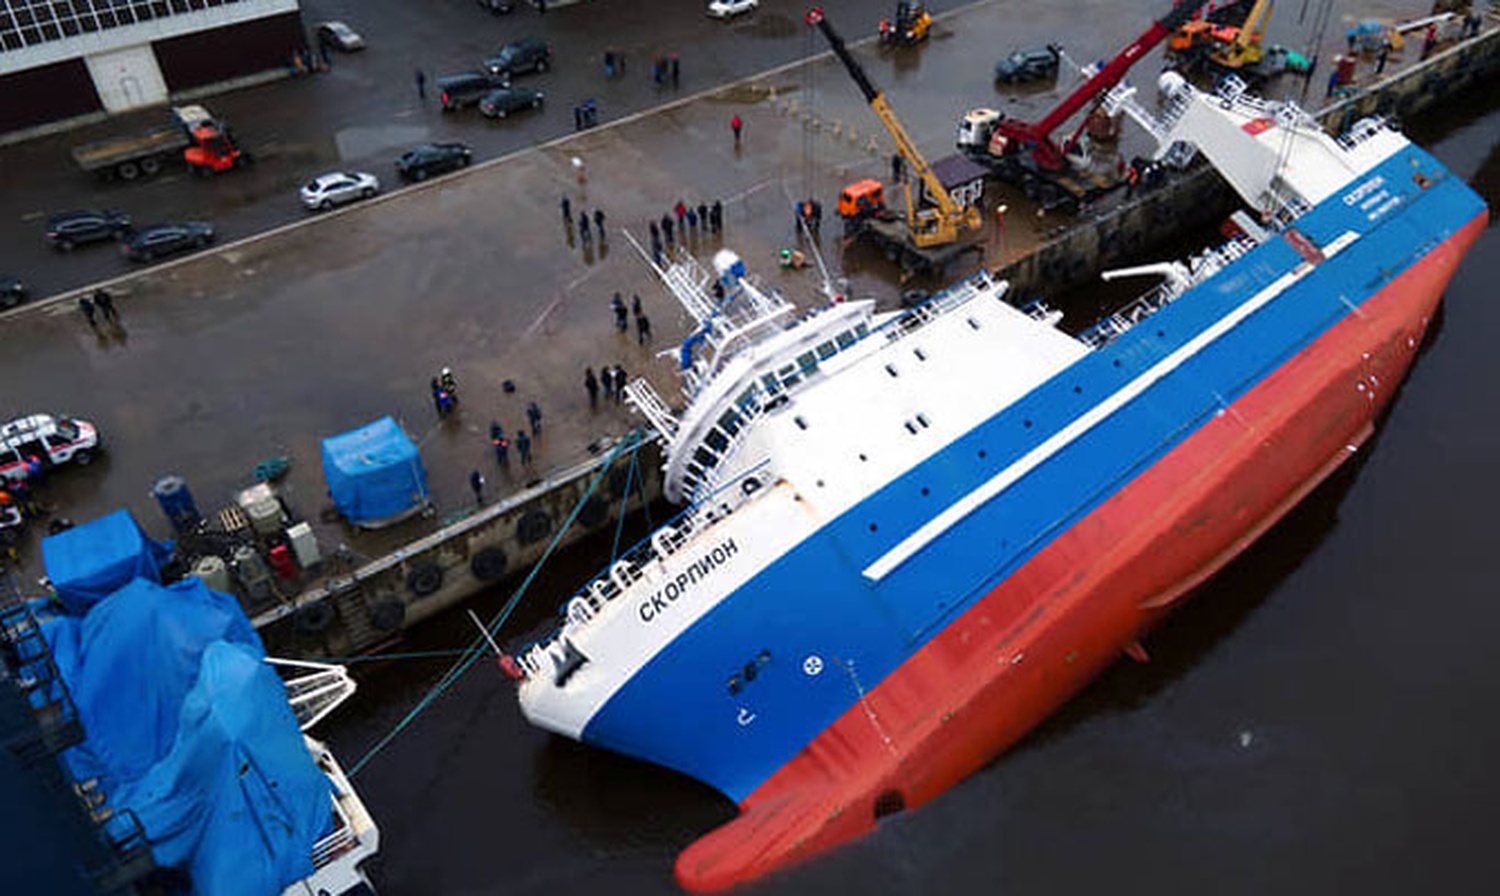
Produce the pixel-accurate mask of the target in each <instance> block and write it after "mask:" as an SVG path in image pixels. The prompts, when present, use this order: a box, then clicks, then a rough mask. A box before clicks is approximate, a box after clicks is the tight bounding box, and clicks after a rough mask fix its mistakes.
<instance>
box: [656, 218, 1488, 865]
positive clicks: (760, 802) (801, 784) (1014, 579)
mask: <svg viewBox="0 0 1500 896" xmlns="http://www.w3.org/2000/svg"><path fill="white" fill-rule="evenodd" d="M1487 218H1488V215H1487V214H1481V215H1480V216H1478V217H1476V218H1475V219H1474V220H1473V221H1470V222H1469V223H1468V224H1467V225H1466V226H1465V227H1464V228H1463V229H1462V230H1460V231H1459V232H1458V233H1457V234H1455V235H1454V236H1453V237H1452V238H1450V239H1449V240H1447V241H1446V242H1445V243H1443V244H1442V245H1441V246H1438V247H1437V248H1436V249H1434V250H1433V251H1432V252H1431V253H1429V254H1428V255H1427V256H1425V257H1424V258H1423V259H1422V260H1421V261H1419V262H1417V263H1416V264H1415V265H1413V266H1412V267H1411V268H1410V269H1409V270H1407V271H1406V272H1404V273H1403V274H1402V275H1401V276H1400V277H1398V278H1397V279H1395V280H1393V281H1391V282H1390V283H1388V284H1387V285H1386V286H1385V287H1384V288H1382V289H1381V290H1380V292H1378V293H1377V294H1376V295H1374V296H1373V297H1371V298H1370V300H1369V301H1367V302H1365V303H1364V305H1363V306H1361V307H1360V308H1359V309H1358V310H1356V311H1355V312H1354V313H1352V314H1350V315H1349V316H1348V317H1347V318H1345V319H1344V320H1343V321H1342V322H1340V323H1339V324H1338V325H1336V326H1335V327H1334V328H1333V329H1332V330H1330V331H1329V332H1328V333H1326V334H1325V335H1324V336H1323V337H1321V338H1320V339H1318V340H1317V341H1316V342H1315V343H1313V344H1312V345H1310V346H1308V347H1307V348H1306V349H1305V350H1304V351H1302V352H1301V353H1300V354H1298V355H1297V356H1296V357H1294V358H1292V359H1291V360H1289V361H1288V362H1287V363H1286V364H1285V365H1283V366H1282V367H1281V368H1280V369H1278V370H1277V371H1276V372H1275V373H1273V374H1272V375H1270V376H1269V377H1267V378H1266V379H1265V380H1264V381H1263V382H1261V383H1260V384H1258V385H1257V386H1256V387H1255V388H1254V389H1253V390H1251V391H1250V392H1249V393H1247V394H1246V395H1245V396H1243V397H1242V398H1241V399H1240V400H1238V401H1237V402H1235V403H1234V405H1233V406H1231V407H1229V408H1227V409H1225V410H1224V411H1223V412H1222V413H1220V414H1219V416H1218V417H1216V418H1215V419H1214V420H1212V421H1210V422H1209V423H1208V424H1207V425H1205V426H1204V427H1203V428H1202V429H1201V430H1200V431H1198V432H1197V433H1194V434H1193V435H1192V436H1191V437H1190V438H1189V439H1187V440H1186V441H1184V442H1183V443H1182V444H1181V445H1179V446H1178V447H1177V448H1176V449H1174V450H1173V451H1172V452H1171V453H1170V454H1168V455H1167V456H1166V457H1164V458H1162V459H1161V460H1160V461H1159V462H1157V463H1156V464H1155V465H1153V466H1152V467H1151V468H1150V469H1148V470H1146V471H1145V472H1144V473H1142V474H1141V475H1140V476H1139V477H1138V478H1137V479H1135V480H1134V481H1133V482H1131V483H1130V485H1128V486H1127V487H1126V488H1125V489H1123V490H1122V491H1121V492H1120V493H1119V494H1117V495H1115V496H1114V497H1113V498H1111V499H1110V500H1109V501H1107V502H1105V503H1104V504H1103V505H1101V506H1100V507H1098V508H1097V509H1096V510H1094V512H1093V513H1091V514H1089V516H1087V517H1085V518H1084V519H1083V520H1081V521H1079V523H1078V524H1077V525H1075V526H1074V527H1073V528H1072V529H1070V530H1069V531H1068V532H1067V533H1065V534H1063V535H1062V536H1061V537H1059V538H1058V539H1057V540H1056V541H1055V542H1054V543H1052V544H1051V545H1049V546H1048V547H1047V548H1046V549H1045V550H1043V551H1042V552H1041V553H1040V554H1038V555H1037V556H1036V557H1035V558H1033V559H1032V560H1031V561H1030V562H1029V563H1027V564H1026V566H1024V567H1023V568H1021V569H1020V570H1018V571H1017V572H1016V573H1015V574H1014V575H1012V576H1010V577H1009V578H1008V579H1006V580H1005V581H1004V582H1003V583H1001V584H1000V585H999V586H998V587H997V588H996V589H995V590H994V591H992V592H990V593H989V594H988V595H986V596H985V597H984V598H982V599H981V600H980V601H979V602H978V603H977V604H975V605H974V606H973V607H972V608H971V609H969V610H968V611H967V612H966V613H964V614H963V615H962V616H961V617H959V618H958V619H956V620H954V622H953V623H952V624H950V625H949V626H947V627H946V628H945V629H944V630H943V631H942V632H940V633H939V634H938V635H937V636H935V637H934V638H933V639H932V641H931V642H929V643H928V644H927V645H925V646H924V647H923V648H922V649H921V650H920V651H918V652H917V653H916V654H915V655H913V656H912V658H911V659H909V660H908V661H907V662H905V663H904V664H903V665H902V666H901V667H900V668H899V669H897V670H896V671H895V672H893V673H892V674H891V675H890V676H888V677H887V678H886V680H885V681H883V682H881V683H880V685H879V686H878V687H876V688H875V689H874V690H872V691H871V692H870V693H869V694H868V695H867V696H866V698H865V699H864V700H863V701H862V702H861V703H860V704H859V705H857V706H854V707H852V708H850V709H849V711H848V712H846V713H845V714H844V715H843V716H842V717H840V718H839V719H838V720H837V721H836V722H834V723H833V724H832V725H830V726H829V727H828V728H827V729H826V730H825V731H824V732H823V733H822V734H820V735H819V736H818V737H817V738H816V739H815V740H814V741H813V742H812V743H811V744H809V745H808V746H807V747H806V748H804V749H803V750H802V751H801V752H799V753H798V754H797V755H796V756H795V757H793V758H792V759H791V761H789V762H788V763H787V764H786V765H785V766H783V767H782V768H781V769H780V770H779V771H778V772H777V773H776V774H775V775H773V776H772V777H771V778H770V779H769V780H767V781H766V782H765V783H764V784H762V785H761V786H760V787H759V788H758V789H756V791H755V792H754V793H752V794H751V795H750V796H748V797H747V798H746V799H745V800H744V802H742V803H741V804H740V809H741V814H740V816H739V817H738V818H736V819H735V820H734V821H732V822H730V823H728V824H726V825H724V826H722V827H720V828H718V829H717V830H715V831H712V832H711V833H709V834H708V835H706V836H705V837H703V838H701V839H700V840H698V841H697V842H695V843H694V844H692V845H691V846H690V847H688V848H687V849H686V850H684V851H683V853H682V855H681V856H679V857H678V860H677V866H676V872H677V879H678V882H679V883H681V884H682V886H683V887H685V888H687V889H689V890H694V891H700V892H704V891H716V890H723V889H727V888H729V887H732V886H734V885H736V884H740V883H744V882H747V881H750V880H753V879H755V878H757V877H760V876H762V875H764V874H767V873H769V872H771V871H774V870H777V869H779V868H784V867H787V866H788V865H792V864H795V863H797V862H800V861H803V860H805V859H807V858H809V857H811V856H813V855H816V854H817V853H819V852H822V851H824V850H827V849H830V848H832V847H834V846H837V845H839V844H841V843H845V842H847V841H849V840H852V839H855V838H856V837H859V836H861V835H863V834H865V833H867V832H869V831H870V830H871V829H872V828H873V827H874V825H875V822H876V819H877V814H882V812H881V810H882V809H885V810H890V809H893V808H902V807H905V808H911V807H915V806H920V805H922V804H923V803H926V802H927V801H928V800H931V799H932V798H934V797H935V796H937V795H938V794H940V793H942V792H943V791H944V790H946V789H947V788H948V787H950V786H951V785H953V784H954V783H955V782H957V781H958V780H960V779H962V778H963V777H965V776H967V775H969V774H970V773H972V772H973V771H975V770H976V769H978V768H980V767H981V766H983V765H984V764H985V763H986V762H988V761H990V759H992V758H993V757H994V756H995V755H996V754H997V753H999V752H1001V751H1003V750H1005V749H1007V748H1008V747H1010V746H1011V745H1012V744H1013V743H1015V742H1016V741H1017V740H1019V739H1020V738H1021V737H1022V736H1024V735H1025V734H1026V733H1027V732H1028V731H1030V730H1031V729H1032V728H1033V727H1035V726H1036V725H1037V724H1038V723H1040V722H1041V721H1042V720H1043V719H1045V718H1046V717H1047V716H1048V715H1050V714H1051V713H1052V712H1053V711H1054V710H1055V709H1056V708H1057V707H1058V706H1059V705H1061V704H1062V703H1063V702H1064V701H1066V700H1067V699H1068V698H1069V697H1071V696H1072V695H1073V694H1075V693H1076V692H1077V691H1078V690H1080V689H1081V688H1082V687H1083V686H1084V685H1086V684H1088V683H1089V682H1090V681H1091V680H1093V679H1094V678H1095V677H1096V676H1097V675H1098V674H1099V672H1100V671H1101V670H1102V669H1104V668H1105V667H1106V666H1108V665H1109V664H1110V663H1111V662H1113V661H1114V660H1115V659H1116V658H1117V657H1118V656H1119V655H1120V653H1121V652H1123V651H1124V650H1125V649H1126V648H1127V647H1129V646H1130V645H1131V644H1132V642H1134V641H1135V640H1136V639H1137V638H1139V637H1140V636H1141V634H1142V633H1143V632H1145V631H1146V630H1148V629H1150V628H1151V627H1152V626H1153V625H1154V624H1155V623H1157V622H1158V621H1159V620H1160V619H1161V618H1162V617H1163V616H1164V615H1165V614H1166V613H1167V612H1168V611H1169V610H1170V609H1171V608H1172V607H1173V606H1174V605H1175V603H1177V602H1178V601H1179V600H1180V599H1181V598H1182V597H1183V596H1185V595H1187V594H1188V593H1190V592H1191V591H1192V589H1193V588H1195V587H1196V586H1197V585H1199V584H1201V583H1202V582H1203V581H1204V580H1205V579H1207V578H1208V577H1209V576H1211V575H1212V574H1213V573H1215V572H1216V571H1217V570H1219V569H1220V568H1222V567H1223V566H1224V565H1225V564H1226V563H1228V562H1229V561H1230V560H1231V559H1233V558H1234V557H1235V556H1236V555H1237V554H1239V553H1240V552H1241V551H1243V550H1244V549H1245V548H1246V547H1247V546H1249V545H1250V544H1251V543H1252V542H1253V541H1254V540H1255V539H1256V538H1257V537H1258V536H1259V535H1260V534H1261V533H1263V532H1264V531H1266V529H1268V528H1269V527H1270V526H1272V525H1273V524H1274V523H1275V522H1276V521H1277V520H1278V519H1280V518H1281V517H1282V516H1283V515H1284V514H1285V513H1286V512H1287V511H1288V510H1290V509H1291V508H1292V507H1293V506H1295V505H1296V504H1297V502H1298V501H1300V500H1301V499H1302V498H1303V497H1304V496H1305V495H1306V494H1307V493H1308V492H1310V491H1311V490H1312V489H1313V488H1315V487H1316V486H1317V484H1318V483H1319V482H1321V481H1322V480H1323V479H1324V478H1326V477H1327V476H1328V475H1329V474H1330V473H1331V472H1333V470H1334V469H1336V468H1337V467H1338V466H1339V464H1340V463H1342V462H1343V461H1344V460H1345V459H1346V458H1348V457H1349V456H1350V455H1351V454H1352V453H1353V451H1354V450H1355V448H1357V447H1358V445H1359V444H1361V443H1362V442H1363V441H1364V440H1365V439H1366V438H1367V437H1368V436H1369V434H1370V433H1371V432H1372V431H1373V425H1374V421H1375V419H1376V418H1377V417H1378V415H1379V414H1380V412H1381V410H1382V409H1383V408H1384V407H1385V405H1386V404H1387V403H1388V402H1389V401H1390V399H1391V397H1392V396H1393V395H1394V393H1395V390H1396V389H1397V388H1398V386H1399V385H1400V383H1401V381H1402V379H1403V378H1404V377H1405V375H1406V372H1407V370H1408V369H1409V367H1410V366H1411V362H1412V360H1413V359H1414V357H1415V356H1416V352H1417V348H1418V346H1419V345H1420V343H1421V341H1422V338H1423V334H1424V333H1425V331H1426V328H1427V325H1428V323H1429V321H1430V320H1431V318H1432V315H1433V313H1434V311H1435V309H1436V307H1437V304H1438V302H1439V300H1440V299H1441V297H1442V294H1443V291H1444V289H1445V288H1446V287H1447V284H1448V281H1449V279H1450V278H1451V277H1452V275H1453V272H1454V270H1456V269H1457V267H1458V264H1459V262H1460V260H1462V258H1463V256H1464V254H1465V253H1466V252H1467V251H1468V249H1469V247H1470V246H1471V245H1472V244H1473V242H1474V240H1475V239H1476V238H1477V237H1478V235H1479V232H1480V231H1481V230H1483V229H1484V227H1485V224H1486V221H1487Z"/></svg>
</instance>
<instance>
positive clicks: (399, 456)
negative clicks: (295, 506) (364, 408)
mask: <svg viewBox="0 0 1500 896" xmlns="http://www.w3.org/2000/svg"><path fill="white" fill-rule="evenodd" d="M323 479H324V480H325V481H326V482H327V483H328V494H329V495H330V496H332V498H333V503H334V504H335V505H336V506H337V507H338V509H339V512H340V513H342V514H343V515H344V516H345V517H346V518H347V519H348V520H349V521H350V522H351V523H354V524H355V525H356V526H367V527H375V526H381V525H386V524H389V523H394V522H396V521H397V520H400V519H404V518H405V517H407V516H410V515H411V514H414V513H417V512H419V511H421V510H423V509H424V508H426V507H427V503H428V497H427V470H426V469H424V468H423V466H422V457H421V455H419V454H418V453H417V446H416V445H415V444H413V443H412V440H411V439H410V438H408V437H407V435H406V432H405V431H403V430H402V429H401V427H400V426H398V425H397V424H396V421H394V420H392V419H391V418H390V417H382V418H380V419H379V420H377V421H375V422H374V423H371V424H369V425H368V426H362V427H360V428H359V429H356V430H353V431H351V432H346V433H344V434H343V435H337V436H331V437H329V438H326V439H324V440H323Z"/></svg>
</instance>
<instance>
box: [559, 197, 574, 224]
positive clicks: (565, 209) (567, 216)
mask: <svg viewBox="0 0 1500 896" xmlns="http://www.w3.org/2000/svg"><path fill="white" fill-rule="evenodd" d="M560 204H561V205H562V215H563V223H564V224H566V225H568V226H569V227H572V226H573V203H572V201H571V200H569V199H568V197H566V196H564V197H563V198H562V202H561V203H560Z"/></svg>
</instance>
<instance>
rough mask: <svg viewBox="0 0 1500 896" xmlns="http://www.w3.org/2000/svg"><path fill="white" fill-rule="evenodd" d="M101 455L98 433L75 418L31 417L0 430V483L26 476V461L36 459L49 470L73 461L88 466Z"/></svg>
mask: <svg viewBox="0 0 1500 896" xmlns="http://www.w3.org/2000/svg"><path fill="white" fill-rule="evenodd" d="M98 453H99V430H97V429H95V428H94V424H92V423H89V422H87V421H85V420H75V419H73V418H72V417H63V416H53V415H51V414H32V415H31V416H30V417H21V418H19V419H16V420H12V421H10V422H9V423H7V424H5V425H4V426H0V479H5V480H6V481H11V482H14V481H19V480H21V479H23V478H25V476H26V458H27V457H30V456H31V455H33V454H34V455H36V456H37V457H39V458H41V460H42V463H43V464H45V465H46V466H48V467H55V466H58V465H59V464H65V463H67V462H69V461H72V462H73V463H76V464H86V463H88V462H89V461H91V460H93V459H94V455H95V454H98Z"/></svg>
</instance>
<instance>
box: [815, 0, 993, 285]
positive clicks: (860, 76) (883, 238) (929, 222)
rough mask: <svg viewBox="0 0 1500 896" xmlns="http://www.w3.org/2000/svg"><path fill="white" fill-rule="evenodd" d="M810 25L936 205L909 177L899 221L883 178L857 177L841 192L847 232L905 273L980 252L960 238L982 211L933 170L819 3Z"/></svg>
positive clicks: (971, 230) (931, 269)
mask: <svg viewBox="0 0 1500 896" xmlns="http://www.w3.org/2000/svg"><path fill="white" fill-rule="evenodd" d="M806 20H807V24H808V25H811V26H814V27H816V28H818V29H819V30H821V31H822V32H823V36H824V37H825V38H827V39H828V43H829V45H830V46H831V47H833V52H834V54H835V55H836V56H838V57H839V61H840V62H842V63H844V68H846V69H848V70H849V75H850V76H851V77H853V78H854V83H855V84H857V85H859V89H860V92H861V93H863V94H864V97H865V101H866V102H868V103H869V104H870V108H871V109H873V110H875V115H876V117H878V118H879V119H880V123H881V124H883V125H885V129H886V131H888V132H889V133H890V135H891V139H892V140H893V141H895V143H896V152H897V153H899V154H900V155H901V158H902V159H904V160H905V161H906V164H907V167H908V168H910V170H911V172H912V173H913V174H914V175H915V177H916V179H918V180H920V181H921V183H922V185H923V186H924V187H926V192H927V195H928V196H930V197H931V198H932V201H933V202H935V203H936V204H937V206H936V208H934V207H931V206H922V207H918V206H919V203H918V202H917V201H916V200H915V198H914V197H913V196H912V190H911V180H912V179H911V178H907V179H906V183H905V184H904V186H905V189H906V219H905V222H904V223H905V226H904V227H901V226H900V225H901V223H902V222H901V221H900V220H899V219H895V216H894V215H892V214H891V213H890V212H889V211H888V210H887V209H886V207H885V191H884V187H883V186H882V185H881V183H880V182H879V181H875V180H865V181H858V182H856V183H853V184H850V185H849V186H847V187H845V188H844V190H843V191H842V192H841V193H840V194H839V215H840V217H842V218H843V219H844V234H845V236H847V237H860V238H864V239H867V240H870V241H872V242H875V243H876V244H878V245H879V246H880V247H881V248H882V249H883V250H884V251H885V254H886V257H888V258H891V259H892V260H893V261H899V262H900V263H901V268H902V272H903V273H904V274H906V275H910V274H912V273H917V272H937V271H941V269H942V268H943V266H944V265H946V264H947V263H948V261H950V260H952V259H953V258H954V257H956V256H957V255H958V254H960V253H962V252H966V251H978V247H976V246H973V245H962V244H960V240H961V239H962V238H963V237H964V236H965V235H968V234H971V233H976V232H978V231H979V229H980V226H981V219H980V214H979V209H977V208H975V207H974V206H972V205H959V204H958V203H957V202H955V201H954V199H953V197H952V196H950V195H949V194H948V190H947V188H946V187H944V186H943V183H942V181H940V180H938V177H937V175H936V174H934V173H933V170H932V166H931V165H929V164H928V163H927V159H926V158H924V157H923V156H922V153H921V152H920V151H919V150H918V149H917V147H916V144H915V143H913V142H912V140H911V137H910V136H908V135H907V133H906V128H904V127H902V126H901V122H900V120H899V119H897V118H896V113H895V112H893V111H892V110H891V106H890V103H889V102H887V101H886V98H885V93H884V91H880V90H876V89H875V85H874V84H873V83H871V81H870V78H869V76H868V75H866V74H865V70H864V68H863V67H862V66H860V64H859V62H858V61H857V60H855V58H854V57H853V56H851V55H850V54H849V50H848V48H847V47H845V46H844V39H843V38H842V37H840V36H839V33H838V32H837V31H835V30H834V29H833V26H832V25H831V24H829V22H828V19H827V18H826V17H825V16H824V15H823V9H822V7H814V8H813V9H811V10H809V11H808V13H807V16H806Z"/></svg>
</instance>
